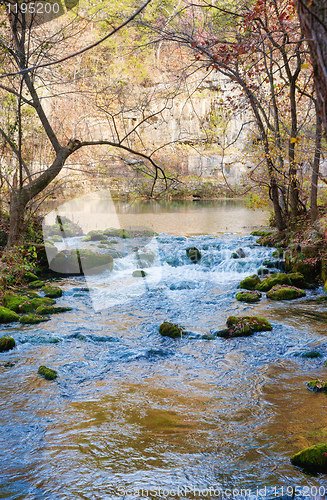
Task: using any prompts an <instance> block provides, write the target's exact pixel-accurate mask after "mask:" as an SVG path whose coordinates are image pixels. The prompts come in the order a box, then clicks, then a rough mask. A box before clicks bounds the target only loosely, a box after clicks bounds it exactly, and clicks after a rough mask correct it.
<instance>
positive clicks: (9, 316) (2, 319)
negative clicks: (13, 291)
mask: <svg viewBox="0 0 327 500" xmlns="http://www.w3.org/2000/svg"><path fill="white" fill-rule="evenodd" d="M14 321H19V316H18V314H17V313H15V312H14V311H12V310H11V309H7V308H6V307H2V306H0V323H13V322H14Z"/></svg>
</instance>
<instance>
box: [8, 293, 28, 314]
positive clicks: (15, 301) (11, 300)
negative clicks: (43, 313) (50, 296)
mask: <svg viewBox="0 0 327 500" xmlns="http://www.w3.org/2000/svg"><path fill="white" fill-rule="evenodd" d="M32 300H33V299H32ZM2 303H3V305H4V306H5V307H6V308H7V309H11V311H15V312H17V313H18V312H29V311H32V310H33V306H31V302H30V301H29V297H27V296H24V295H15V294H9V293H8V294H5V295H4V296H3V297H2Z"/></svg>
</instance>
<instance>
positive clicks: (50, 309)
mask: <svg viewBox="0 0 327 500" xmlns="http://www.w3.org/2000/svg"><path fill="white" fill-rule="evenodd" d="M66 311H72V308H71V307H61V306H57V307H54V306H40V307H38V308H37V309H36V311H35V312H36V314H39V315H41V316H44V315H46V314H57V313H63V312H66Z"/></svg>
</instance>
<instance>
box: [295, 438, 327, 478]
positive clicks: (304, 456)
mask: <svg viewBox="0 0 327 500" xmlns="http://www.w3.org/2000/svg"><path fill="white" fill-rule="evenodd" d="M291 463H292V464H293V465H296V466H297V467H301V468H302V469H305V470H306V471H308V472H313V473H317V472H322V473H327V444H317V445H315V446H311V447H310V448H305V449H304V450H302V451H300V452H299V453H296V455H293V457H292V458H291Z"/></svg>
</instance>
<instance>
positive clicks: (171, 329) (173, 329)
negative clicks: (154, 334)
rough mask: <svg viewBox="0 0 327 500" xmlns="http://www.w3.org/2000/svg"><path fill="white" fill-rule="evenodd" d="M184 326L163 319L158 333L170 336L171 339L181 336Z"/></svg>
mask: <svg viewBox="0 0 327 500" xmlns="http://www.w3.org/2000/svg"><path fill="white" fill-rule="evenodd" d="M183 330H184V328H183V327H181V326H178V325H176V324H174V323H169V322H168V321H164V322H163V323H162V324H161V325H160V327H159V333H160V335H162V336H163V337H171V338H173V339H175V338H180V337H181V336H182V333H183Z"/></svg>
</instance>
